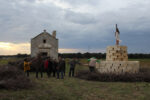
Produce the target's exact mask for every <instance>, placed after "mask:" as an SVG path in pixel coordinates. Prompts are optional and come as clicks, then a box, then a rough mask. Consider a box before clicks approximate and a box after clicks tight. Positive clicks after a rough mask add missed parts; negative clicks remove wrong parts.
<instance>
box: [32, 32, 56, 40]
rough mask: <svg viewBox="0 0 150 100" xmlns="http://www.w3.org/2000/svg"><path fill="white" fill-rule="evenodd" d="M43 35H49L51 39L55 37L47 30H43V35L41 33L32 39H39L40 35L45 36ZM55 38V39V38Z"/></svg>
mask: <svg viewBox="0 0 150 100" xmlns="http://www.w3.org/2000/svg"><path fill="white" fill-rule="evenodd" d="M43 34H47V35H49V36H50V37H53V36H52V35H51V34H50V33H48V32H47V31H46V30H43V32H42V33H40V34H39V35H37V36H35V37H34V38H32V39H35V38H37V37H39V36H40V35H43ZM53 38H54V37H53ZM55 39H56V40H57V38H55Z"/></svg>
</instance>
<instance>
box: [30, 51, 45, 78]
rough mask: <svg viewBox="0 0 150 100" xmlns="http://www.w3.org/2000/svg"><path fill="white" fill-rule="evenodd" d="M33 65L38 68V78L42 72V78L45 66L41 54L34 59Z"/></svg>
mask: <svg viewBox="0 0 150 100" xmlns="http://www.w3.org/2000/svg"><path fill="white" fill-rule="evenodd" d="M32 64H33V66H34V67H35V70H36V78H38V73H39V72H40V73H41V78H42V77H43V68H44V61H43V59H42V57H41V54H38V56H37V57H36V58H35V59H34V60H33V61H32Z"/></svg>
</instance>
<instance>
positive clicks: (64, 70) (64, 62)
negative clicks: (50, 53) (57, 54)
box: [63, 59, 66, 76]
mask: <svg viewBox="0 0 150 100" xmlns="http://www.w3.org/2000/svg"><path fill="white" fill-rule="evenodd" d="M63 72H64V76H65V73H66V61H65V59H63Z"/></svg>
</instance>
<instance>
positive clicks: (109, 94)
mask: <svg viewBox="0 0 150 100" xmlns="http://www.w3.org/2000/svg"><path fill="white" fill-rule="evenodd" d="M1 61H2V60H1ZM1 61H0V62H1ZM140 61H141V64H143V65H144V66H145V67H148V66H149V65H150V59H149V60H143V59H141V60H140ZM2 62H4V60H3V61H2ZM81 62H86V61H85V60H84V61H81ZM5 63H7V61H6V62H5ZM3 64H4V63H3ZM143 65H141V66H143ZM149 67H150V66H149ZM87 69H88V68H87V67H83V66H77V68H76V71H78V70H87ZM68 70H69V69H68V66H67V73H66V76H65V79H56V78H53V77H51V78H47V75H46V74H44V78H39V79H36V78H35V73H31V76H30V79H31V80H32V81H33V82H35V86H34V87H33V88H31V89H25V90H17V91H14V90H0V100H149V96H150V83H145V82H134V83H123V82H93V81H86V80H81V79H77V78H69V77H68Z"/></svg>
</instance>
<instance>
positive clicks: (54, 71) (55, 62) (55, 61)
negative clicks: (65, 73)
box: [52, 59, 58, 77]
mask: <svg viewBox="0 0 150 100" xmlns="http://www.w3.org/2000/svg"><path fill="white" fill-rule="evenodd" d="M57 65H58V63H57V60H56V59H54V60H53V69H52V72H53V77H55V74H56V71H57V70H56V67H57Z"/></svg>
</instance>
